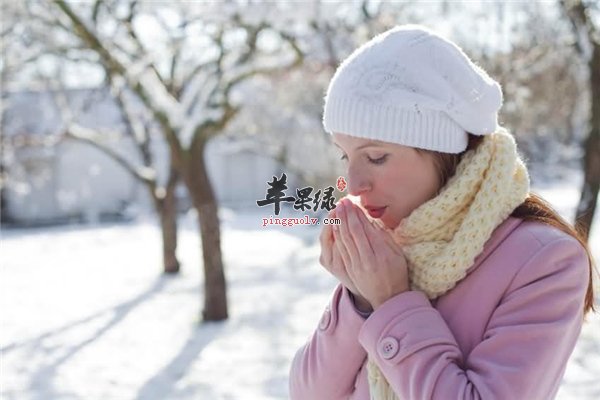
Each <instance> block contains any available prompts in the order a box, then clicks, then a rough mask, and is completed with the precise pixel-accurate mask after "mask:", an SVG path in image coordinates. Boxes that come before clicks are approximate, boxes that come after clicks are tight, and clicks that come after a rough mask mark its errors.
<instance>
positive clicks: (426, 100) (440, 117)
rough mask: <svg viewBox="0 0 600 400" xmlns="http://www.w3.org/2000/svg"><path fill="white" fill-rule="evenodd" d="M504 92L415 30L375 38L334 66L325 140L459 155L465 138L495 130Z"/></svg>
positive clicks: (458, 53)
mask: <svg viewBox="0 0 600 400" xmlns="http://www.w3.org/2000/svg"><path fill="white" fill-rule="evenodd" d="M501 105H502V90H501V88H500V85H499V84H498V82H496V81H495V80H493V79H492V78H490V77H489V76H488V74H487V73H486V72H485V71H484V70H483V69H481V68H480V67H478V66H477V65H475V64H474V63H473V62H472V61H471V60H470V59H469V57H468V56H467V55H466V54H465V53H464V52H463V51H462V50H461V49H460V47H458V46H457V45H456V44H454V43H452V42H450V41H449V40H447V39H445V38H443V37H441V36H440V35H438V34H436V33H434V32H432V31H430V30H429V29H427V28H425V27H423V26H419V25H403V26H397V27H394V28H392V29H390V30H388V31H386V32H384V33H381V34H379V35H377V36H376V37H374V38H373V39H371V40H370V41H368V42H367V43H365V44H364V45H362V46H361V47H359V48H358V49H356V50H355V51H354V52H353V53H352V54H351V55H350V56H349V57H348V58H346V59H345V60H344V61H343V62H342V63H341V64H340V66H339V67H338V69H337V71H336V72H335V74H334V76H333V78H332V80H331V82H330V84H329V88H328V89H327V95H326V96H325V109H324V114H323V126H324V128H325V130H326V131H327V132H329V133H334V132H337V133H343V134H347V135H351V136H356V137H361V138H366V139H373V140H380V141H384V142H391V143H397V144H402V145H405V146H410V147H418V148H421V149H426V150H435V151H439V152H443V153H460V152H461V151H463V150H465V149H466V147H467V142H468V136H467V132H469V133H472V134H475V135H486V134H491V133H493V132H495V131H496V129H497V128H498V110H499V109H500V107H501Z"/></svg>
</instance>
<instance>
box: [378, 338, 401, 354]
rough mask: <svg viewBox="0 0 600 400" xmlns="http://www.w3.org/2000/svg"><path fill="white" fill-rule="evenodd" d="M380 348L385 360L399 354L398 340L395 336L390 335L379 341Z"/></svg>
mask: <svg viewBox="0 0 600 400" xmlns="http://www.w3.org/2000/svg"><path fill="white" fill-rule="evenodd" d="M378 350H379V355H380V356H381V357H382V358H383V359H384V360H389V359H390V358H392V357H394V356H395V355H396V354H398V341H397V340H396V339H395V338H393V337H391V336H388V337H386V338H384V339H383V340H381V341H380V342H379V346H378Z"/></svg>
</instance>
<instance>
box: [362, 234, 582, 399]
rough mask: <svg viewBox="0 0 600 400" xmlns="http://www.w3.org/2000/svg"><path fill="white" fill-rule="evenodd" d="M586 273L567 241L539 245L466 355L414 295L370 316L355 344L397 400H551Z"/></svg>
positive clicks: (576, 326)
mask: <svg viewBox="0 0 600 400" xmlns="http://www.w3.org/2000/svg"><path fill="white" fill-rule="evenodd" d="M587 265H588V258H587V254H586V252H585V250H584V249H583V247H582V246H581V245H580V244H579V243H578V242H577V241H576V240H575V239H573V238H570V237H569V238H564V237H563V238H560V239H556V240H553V241H551V242H550V243H547V244H545V245H541V246H540V249H539V250H538V251H537V252H536V253H535V254H534V255H533V256H532V257H531V258H530V259H529V260H528V261H527V262H526V263H525V264H524V265H523V266H522V268H521V269H520V270H519V271H518V273H517V274H516V275H515V276H514V277H513V279H512V281H511V284H510V286H509V288H508V289H507V291H506V292H505V295H504V296H503V298H502V300H501V302H500V304H498V307H497V308H496V309H495V310H494V312H493V313H492V316H491V319H490V321H489V323H488V325H487V328H486V331H485V333H484V336H483V337H482V341H481V343H479V344H478V345H477V346H476V347H475V348H474V349H473V350H472V351H471V352H470V354H468V355H463V354H462V353H461V351H460V349H459V347H458V345H457V342H456V340H455V339H454V337H453V334H452V332H451V331H450V329H449V328H448V326H447V324H446V322H445V321H444V319H443V318H442V317H441V315H440V314H439V313H438V311H437V310H436V309H435V308H433V307H432V306H431V304H430V302H429V300H428V299H427V298H426V297H425V295H424V294H423V293H421V292H416V291H410V292H405V293H402V294H400V295H398V296H395V297H393V298H391V299H390V300H388V301H387V302H385V303H384V304H383V305H382V306H381V307H380V308H378V309H377V310H375V312H374V313H373V314H372V315H371V317H370V318H369V319H367V320H366V321H365V323H364V325H363V327H362V328H361V331H360V333H359V341H360V343H361V344H362V345H363V347H364V348H365V349H366V350H367V352H368V354H369V357H370V359H372V360H373V361H374V362H375V363H376V364H377V365H378V366H379V368H380V370H381V372H382V373H383V375H384V376H385V377H386V379H387V380H388V382H389V383H390V386H391V387H392V389H393V390H394V392H395V393H397V394H398V395H399V397H400V398H401V399H531V400H535V399H548V398H552V396H553V395H554V394H555V393H556V390H557V388H558V385H559V382H560V380H561V377H562V375H563V374H564V370H565V367H566V363H567V360H568V358H569V356H570V354H571V352H572V351H573V349H574V347H575V343H576V341H577V337H578V335H579V333H580V330H581V326H582V323H583V304H584V297H585V292H586V288H587V284H588V279H589V275H588V268H587Z"/></svg>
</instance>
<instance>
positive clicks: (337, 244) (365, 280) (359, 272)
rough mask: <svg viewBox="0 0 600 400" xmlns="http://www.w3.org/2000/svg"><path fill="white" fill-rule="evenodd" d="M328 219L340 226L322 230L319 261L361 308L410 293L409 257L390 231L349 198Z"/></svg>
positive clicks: (367, 308)
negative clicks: (371, 218)
mask: <svg viewBox="0 0 600 400" xmlns="http://www.w3.org/2000/svg"><path fill="white" fill-rule="evenodd" d="M328 217H330V218H335V217H337V218H339V219H340V220H341V224H340V225H339V226H338V225H326V226H325V227H324V228H323V231H322V232H321V237H320V241H321V257H320V260H319V261H320V263H321V264H322V265H323V266H324V267H325V268H326V269H327V270H328V271H329V272H330V273H331V274H333V275H334V276H335V277H336V278H337V279H338V280H339V281H340V282H341V283H342V284H343V285H344V286H346V288H348V290H350V291H351V292H352V294H353V295H354V297H355V300H356V303H357V304H356V305H357V307H358V308H359V309H361V310H362V311H368V310H369V309H376V308H378V307H379V306H380V305H381V304H383V303H384V302H385V301H387V300H388V299H390V298H392V297H394V296H396V295H397V294H400V293H402V292H405V291H407V290H409V283H408V265H407V260H406V257H405V255H404V253H403V251H402V249H401V247H400V246H399V245H398V244H397V243H396V242H395V241H394V239H393V238H392V236H391V235H390V233H389V232H388V231H387V230H385V229H384V228H381V227H380V226H379V225H377V224H376V223H374V222H371V221H369V220H368V219H367V217H366V216H365V214H364V212H363V211H362V210H361V209H360V208H358V206H356V205H355V204H353V203H352V202H351V201H350V200H348V199H342V200H340V202H339V203H338V204H337V207H336V208H335V209H334V210H332V211H331V212H330V213H329V216H328Z"/></svg>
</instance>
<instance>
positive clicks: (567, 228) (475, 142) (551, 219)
mask: <svg viewBox="0 0 600 400" xmlns="http://www.w3.org/2000/svg"><path fill="white" fill-rule="evenodd" d="M481 142H483V136H475V135H471V134H469V143H468V145H467V148H466V150H465V151H463V152H462V153H459V154H449V153H440V152H437V151H430V150H420V149H416V150H417V151H419V152H421V153H429V154H432V155H433V161H434V164H435V166H436V168H437V170H438V173H439V178H440V183H441V185H440V188H442V187H443V186H444V185H445V184H446V183H447V182H448V179H450V177H451V176H452V175H454V173H455V171H456V167H457V165H458V163H459V162H460V160H461V159H462V157H463V155H464V154H465V153H466V152H467V151H469V150H473V149H476V148H477V147H479V145H480V144H481ZM511 216H513V217H516V218H520V219H523V220H524V221H537V222H542V223H544V224H547V225H550V226H552V227H555V228H557V229H560V230H561V231H563V232H564V233H566V234H568V235H570V236H572V237H574V238H575V239H577V241H578V242H579V243H580V244H581V246H583V248H584V249H585V251H586V253H587V256H588V262H589V284H588V288H587V292H586V295H585V302H584V306H583V311H584V313H587V312H588V311H595V309H594V286H593V282H592V271H594V261H593V257H592V254H591V252H590V249H589V246H588V244H587V241H586V239H585V238H584V236H583V235H582V234H581V233H580V231H579V230H578V229H576V228H575V227H573V225H571V224H570V223H569V222H567V221H566V220H565V219H564V218H562V217H561V216H560V215H559V214H558V213H557V212H556V211H555V210H554V209H553V208H552V206H551V205H550V204H549V203H548V202H547V201H545V200H544V199H543V198H542V197H540V196H539V195H537V194H535V193H531V192H530V193H529V195H528V196H527V198H526V199H525V201H524V202H523V203H521V204H520V205H519V206H518V207H517V208H515V210H514V211H513V212H512V214H511Z"/></svg>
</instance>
